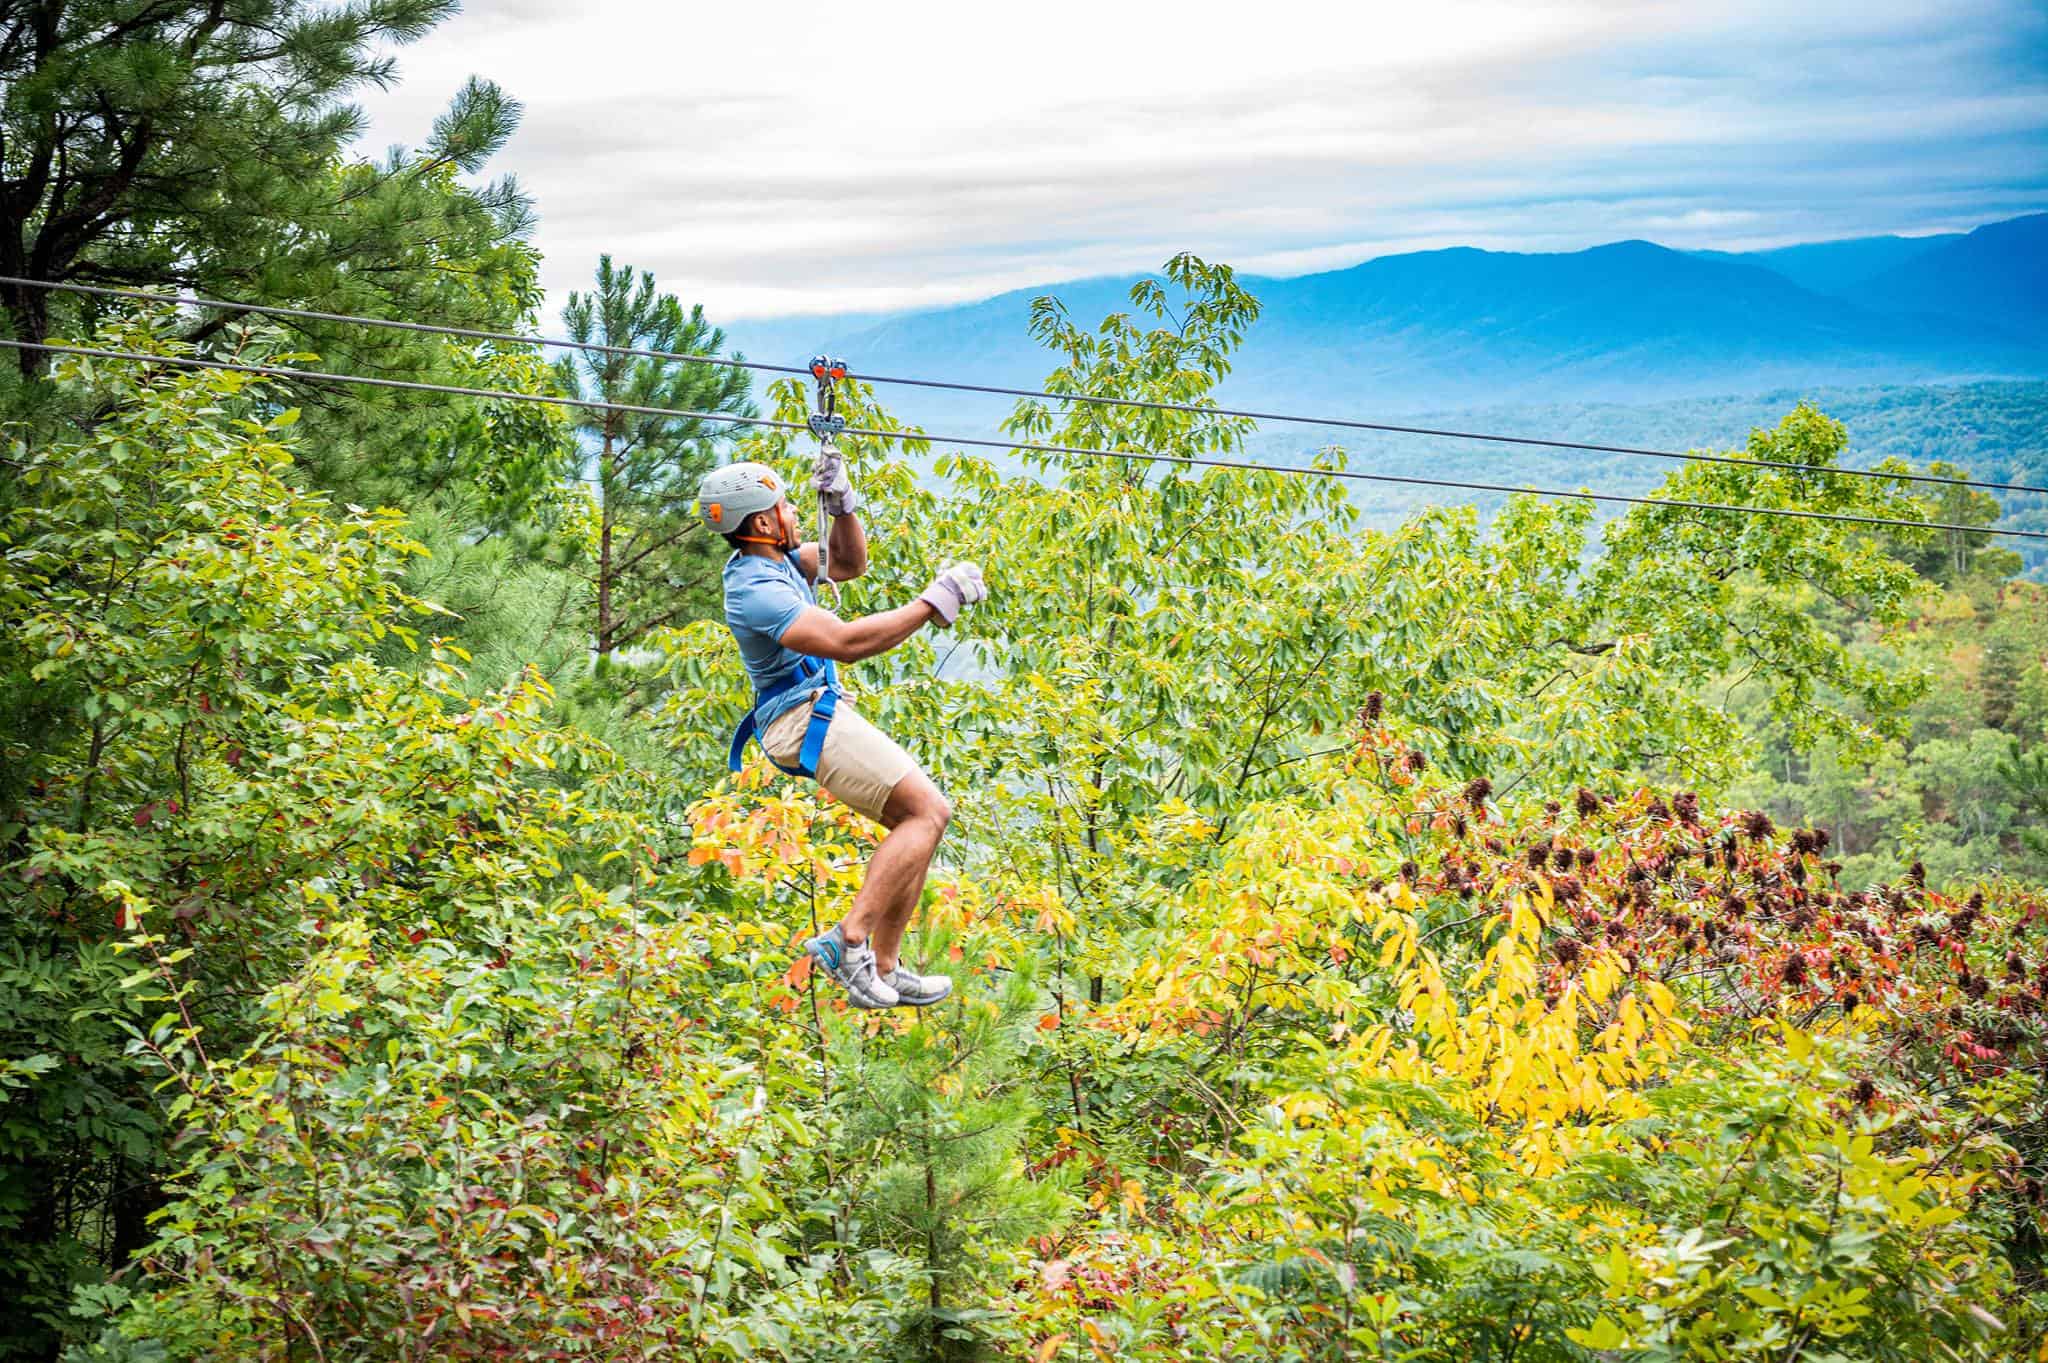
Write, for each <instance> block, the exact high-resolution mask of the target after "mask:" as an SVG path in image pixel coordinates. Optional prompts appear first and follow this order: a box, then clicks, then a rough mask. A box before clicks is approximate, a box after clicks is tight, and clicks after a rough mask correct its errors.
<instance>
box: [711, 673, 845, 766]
mask: <svg viewBox="0 0 2048 1363" xmlns="http://www.w3.org/2000/svg"><path fill="white" fill-rule="evenodd" d="M820 684H822V685H823V686H824V688H825V694H823V695H822V696H819V697H818V700H817V703H816V704H815V705H813V706H812V707H811V722H810V724H809V726H808V727H807V728H805V730H804V745H803V748H802V749H801V750H800V751H799V752H798V754H797V765H796V766H794V767H784V766H783V765H782V764H781V763H780V762H775V765H776V766H777V767H780V768H781V769H782V770H783V771H786V772H788V773H789V774H790V775H791V776H808V777H811V778H812V779H814V780H815V779H816V778H817V775H818V759H819V758H820V757H823V756H824V754H825V732H826V730H828V729H830V728H831V727H832V716H833V714H834V713H836V712H837V711H838V709H839V672H838V669H837V668H835V667H834V666H833V665H832V664H831V662H830V661H821V660H820V659H817V658H805V659H804V660H803V662H802V663H800V664H799V665H798V666H797V670H796V671H795V672H794V673H792V674H791V676H790V679H789V680H788V681H786V682H784V683H783V684H782V685H781V686H778V687H776V688H775V689H774V690H772V691H763V692H761V693H760V694H759V695H757V696H755V697H754V704H753V708H752V709H750V710H748V711H747V713H746V714H745V715H744V716H742V717H741V719H740V723H739V727H738V728H737V729H734V730H733V734H732V746H731V747H730V748H729V749H728V750H727V751H726V756H725V764H726V766H727V767H728V768H730V769H731V770H733V771H738V770H739V769H740V768H741V767H742V766H744V765H745V764H746V752H747V744H749V743H751V742H753V741H754V740H755V739H756V738H758V737H759V736H760V725H759V723H758V722H756V719H755V716H756V715H758V714H759V713H760V710H761V707H762V706H764V705H766V704H768V703H769V702H770V701H775V700H780V699H781V698H782V697H784V696H786V695H788V694H789V693H790V692H792V691H797V690H807V689H809V688H811V687H813V686H817V685H820ZM768 760H769V761H771V762H774V761H775V759H774V758H772V757H771V758H769V759H768Z"/></svg>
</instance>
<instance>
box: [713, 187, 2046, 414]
mask: <svg viewBox="0 0 2048 1363" xmlns="http://www.w3.org/2000/svg"><path fill="white" fill-rule="evenodd" d="M2043 261H2048V214H2043V215H2036V216H2034V217H2030V218H2020V219H2014V220H2012V221H2010V222H2006V223H1999V224H1992V225H1989V226H1987V227H1984V228H1980V229H1978V230H1977V231H1976V232H1973V233H1970V234H1968V235H1966V236H1957V237H1945V238H1931V239H1930V238H1921V239H1907V238H1889V239H1887V238H1877V239H1868V238H1866V239H1861V240H1858V241H1850V242H1839V243H1815V244H1812V245H1809V246H1801V247H1792V248H1783V249H1781V250H1778V251H1767V252H1758V253H1751V254H1745V255H1722V254H1714V253H1687V252H1680V251H1675V250H1671V249H1669V248H1666V247H1663V246H1659V245H1656V244H1655V243H1652V242H1647V241H1624V242H1615V243H1611V244H1609V245H1604V246H1596V247H1592V248H1590V249H1587V250H1583V251H1574V252H1563V253H1554V254H1527V253H1517V252H1500V251H1484V250H1478V249H1475V248H1471V247H1456V248H1451V249H1447V250H1437V251H1423V252H1414V253H1408V254H1403V255H1394V256H1384V257H1380V258H1378V259H1375V260H1369V261H1366V262H1364V263H1362V264H1359V265H1355V266H1352V267H1349V268H1348V269H1342V270H1332V271H1326V272H1323V273H1318V274H1312V275H1303V276H1298V277H1294V278H1267V277H1258V276H1245V277H1243V282H1244V283H1245V285H1246V287H1248V288H1249V289H1250V290H1251V291H1252V292H1253V293H1254V294H1255V295H1257V296H1258V297H1259V298H1260V300H1261V302H1262V303H1263V305H1264V311H1263V314H1262V316H1261V318H1260V320H1259V322H1258V324H1257V325H1256V326H1254V327H1253V328H1252V330H1251V333H1250V335H1249V338H1248V340H1247V342H1246V345H1245V347H1244V349H1243V350H1242V351H1241V352H1240V355H1239V359H1238V362H1237V365H1236V368H1235V369H1234V371H1233V373H1232V375H1231V377H1230V379H1229V380H1228V381H1227V382H1226V384H1225V385H1224V388H1223V396H1224V397H1225V399H1226V400H1227V401H1234V402H1237V403H1240V404H1244V405H1252V406H1264V407H1286V408H1289V409H1292V410H1299V411H1314V412H1318V413H1328V414H1330V415H1335V416H1353V417H1356V416H1366V415H1386V414H1395V415H1398V414H1401V413H1404V412H1415V411H1421V410H1428V409H1445V408H1455V407H1465V406H1474V405H1482V404H1499V403H1511V402H1559V401H1565V402H1649V401H1662V400H1666V399H1672V398H1683V397H1692V396H1706V395H1713V394H1729V393H1753V392H1761V391H1765V390H1769V389H1775V388H1811V387H1817V386H1823V385H1828V386H1843V385H1868V384H1880V383H1948V382H1960V381H1966V380H1974V379H1984V378H2035V377H2041V376H2044V375H2048V325H2044V322H2048V289H2044V287H2043V280H2042V270H2043V264H2042V262H2043ZM1865 266H1868V267H1871V270H1872V272H1871V273H1868V274H1865V273H1862V268H1863V267H1865ZM1793 274H1797V275H1799V276H1800V277H1801V278H1804V279H1805V280H1807V281H1808V282H1809V283H1812V284H1816V285H1818V284H1822V283H1826V284H1827V285H1829V287H1830V288H1831V289H1833V290H1837V291H1838V292H1823V291H1821V290H1820V289H1818V288H1809V287H1804V286H1802V285H1801V283H1799V282H1797V281H1796V280H1795V279H1794V278H1792V277H1790V276H1791V275H1793ZM1135 278H1136V276H1127V277H1118V278H1103V279H1088V280H1079V281H1074V282H1070V283H1063V284H1058V285H1049V286H1045V287H1041V288H1031V289H1020V290H1014V291H1011V292H1009V293H1005V294H1002V295H999V296H997V297H994V298H990V299H986V300H983V301H981V302H977V303H970V304H964V305H960V306H956V307H950V308H940V309H932V310H928V311H921V312H913V313H906V314H901V315H897V316H893V317H888V318H885V319H882V320H880V321H876V322H874V323H872V324H871V325H865V326H858V327H854V328H846V327H844V326H838V327H835V326H834V324H833V323H832V320H831V319H818V320H817V322H816V323H815V324H814V326H815V333H816V336H817V339H816V340H814V341H812V342H811V343H809V344H807V345H801V346H795V345H790V344H789V340H790V339H791V338H792V336H793V335H794V334H797V333H795V332H793V331H792V330H791V328H792V327H793V326H795V325H798V324H794V323H793V322H791V321H783V322H778V323H775V324H773V325H772V327H764V328H762V329H761V331H760V333H759V334H761V336H762V337H763V340H764V341H772V342H773V344H774V345H776V346H778V347H779V348H780V349H779V353H777V352H776V351H772V350H770V349H768V348H765V347H764V346H761V345H756V344H754V343H753V342H752V341H751V339H750V330H749V326H748V324H745V323H742V324H738V325H735V326H733V327H732V328H730V331H731V332H732V334H733V342H734V344H735V345H737V346H739V347H741V348H742V349H745V350H747V353H748V354H749V355H750V356H751V357H752V358H756V359H764V360H771V361H780V362H790V363H799V362H801V361H802V360H803V359H805V358H808V356H809V355H810V354H811V353H814V352H816V351H818V350H827V351H830V352H831V353H833V354H837V355H841V356H843V357H845V358H846V359H847V360H848V361H849V363H850V364H851V365H852V366H853V368H854V370H855V372H857V373H861V372H865V373H870V374H882V373H896V374H907V375H917V376H929V377H946V378H961V379H966V380H969V381H975V382H983V383H998V384H1008V385H1014V386H1020V387H1034V386H1036V385H1037V384H1038V383H1039V382H1040V381H1041V380H1042V379H1043V377H1044V375H1045V374H1046V373H1047V372H1048V371H1049V370H1050V369H1051V368H1052V367H1053V364H1054V361H1053V360H1052V359H1051V357H1049V356H1048V355H1047V353H1046V352H1044V351H1043V350H1041V349H1040V348H1039V347H1038V346H1036V345H1035V344H1034V343H1033V342H1032V340H1031V339H1030V337H1029V335H1028V333H1027V330H1026V323H1027V320H1028V315H1029V308H1030V304H1031V300H1032V299H1033V298H1035V297H1038V296H1040V295H1043V294H1047V293H1050V294H1053V295H1055V296H1057V297H1059V298H1060V299H1061V300H1062V301H1063V302H1064V303H1065V304H1066V305H1067V307H1068V309H1069V310H1070V312H1071V313H1072V314H1073V315H1074V317H1075V318H1076V319H1077V320H1079V321H1081V322H1082V323H1083V324H1085V325H1093V323H1094V322H1095V321H1097V320H1098V319H1099V318H1100V317H1101V316H1102V315H1103V314H1105V313H1107V312H1110V311H1116V310H1125V309H1127V308H1128V307H1129V304H1128V301H1127V297H1126V295H1127V293H1128V290H1129V287H1130V285H1131V283H1132V282H1134V280H1135ZM861 320H862V321H866V320H867V319H861ZM771 333H779V334H773V335H771ZM891 401H892V403H893V404H894V406H895V407H896V409H897V410H898V411H899V413H900V414H901V415H903V416H905V417H906V418H909V419H912V420H916V421H918V422H920V424H923V425H925V426H926V427H927V428H928V429H933V430H941V429H945V423H948V422H950V423H952V424H953V426H954V427H955V428H958V429H960V430H962V432H963V433H970V431H969V427H971V428H972V430H973V431H980V430H986V429H987V428H989V427H990V426H992V425H993V424H994V423H995V422H996V421H997V420H999V419H1000V418H1001V416H1002V415H1003V414H1004V412H1006V411H1007V410H1008V408H1007V404H1006V403H1005V402H1004V401H1003V400H1001V399H991V398H987V397H980V398H975V397H967V396H963V395H956V394H945V393H935V392H920V393H918V394H917V395H916V398H915V400H914V401H913V400H910V399H909V398H908V397H907V395H905V394H903V393H902V392H901V391H900V390H899V392H898V393H897V394H895V395H893V396H892V399H891ZM963 423H966V424H965V425H963Z"/></svg>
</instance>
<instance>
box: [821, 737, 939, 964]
mask: <svg viewBox="0 0 2048 1363" xmlns="http://www.w3.org/2000/svg"><path fill="white" fill-rule="evenodd" d="M952 817H953V806H952V805H951V804H950V803H948V802H947V800H946V797H945V795H944V794H943V793H942V792H941V791H940V790H939V788H938V787H937V786H935V785H933V784H932V782H931V778H930V777H928V776H926V775H925V774H924V773H923V772H921V771H913V772H912V773H910V775H908V776H906V777H904V778H903V779H902V780H901V781H898V782H897V783H896V789H894V790H892V791H890V792H889V801H888V803H887V804H885V805H883V806H882V824H883V826H884V827H885V828H887V829H888V830H889V832H888V834H887V835H886V836H885V837H884V838H883V839H882V842H881V845H880V846H878V847H876V848H875V854H874V856H872V857H870V858H869V859H868V871H867V875H866V876H865V877H864V878H863V879H862V881H861V886H860V893H858V894H856V895H855V896H854V897H853V908H852V910H851V911H850V912H848V913H847V915H846V918H845V921H843V922H842V923H841V924H840V926H839V930H840V932H841V934H842V935H843V936H845V938H846V940H847V942H848V944H849V945H853V946H858V945H859V944H860V943H862V942H864V941H867V940H868V939H869V938H870V937H872V938H873V939H874V948H875V971H876V973H877V974H879V975H881V976H882V977H883V978H884V979H886V978H888V975H889V972H890V971H892V970H894V969H895V968H896V964H897V953H898V952H899V951H900V950H901V949H902V946H903V933H904V930H905V929H906V928H908V927H909V926H910V918H911V915H912V914H914V913H916V912H917V901H918V898H919V897H920V896H921V895H923V893H924V878H925V874H926V873H927V872H929V871H930V870H931V866H932V857H933V855H934V854H935V853H936V852H937V851H938V850H939V839H940V838H942V837H944V836H945V833H946V824H947V822H948V821H949V820H950V819H951V818H952Z"/></svg>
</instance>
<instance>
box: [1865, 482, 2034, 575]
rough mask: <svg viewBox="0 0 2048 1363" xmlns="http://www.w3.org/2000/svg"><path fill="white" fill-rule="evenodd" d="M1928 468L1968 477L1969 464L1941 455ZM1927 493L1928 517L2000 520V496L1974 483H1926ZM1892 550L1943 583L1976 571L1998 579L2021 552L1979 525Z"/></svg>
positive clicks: (2016, 565)
mask: <svg viewBox="0 0 2048 1363" xmlns="http://www.w3.org/2000/svg"><path fill="white" fill-rule="evenodd" d="M1927 471H1928V472H1929V473H1931V474H1933V475H1934V476H1935V477H1937V478H1960V479H1968V478H1969V477H1970V471H1969V470H1968V469H1966V468H1963V467H1961V466H1959V465H1956V464H1951V463H1948V462H1947V461H1945V460H1941V459H1937V460H1935V461H1934V462H1932V463H1930V464H1929V465H1928V466H1927ZM1925 495H1926V497H1927V501H1928V503H1929V515H1928V519H1929V520H1935V521H1941V522H1943V523H1944V524H1947V525H1961V526H1978V525H1982V526H1989V525H1993V524H1996V523H1997V521H1998V519H1999V516H2000V515H2001V514H2002V512H2003V508H2002V507H2001V506H2000V505H1999V501H1998V498H1996V497H1994V496H1992V495H1991V494H1990V493H1988V492H1980V491H1978V490H1977V489H1976V488H1971V487H1958V486H1955V485H1953V484H1951V485H1947V486H1937V485H1928V490H1927V492H1926V494H1925ZM1894 552H1896V553H1898V554H1899V556H1900V557H1901V558H1903V559H1904V560H1905V561H1906V562H1907V563H1909V564H1911V565H1912V566H1913V568H1914V570H1915V571H1916V572H1919V573H1921V574H1922V575H1924V576H1925V577H1927V578H1928V579H1930V580H1931V581H1934V582H1939V583H1941V584H1942V585H1943V586H1953V585H1954V584H1956V583H1958V582H1961V581H1963V580H1964V579H1965V578H1968V577H1972V576H1983V577H1989V578H1991V579H1993V580H1997V579H2000V578H2006V577H2010V576H2012V575H2013V574H2014V573H2016V572H2018V571H2019V570H2020V556H2019V554H2017V553H2016V552H2014V551H2013V550H2011V549H2007V548H2005V547H2003V546H2002V545H2001V544H2000V543H1999V542H1998V541H1997V540H1995V539H1993V538H1992V537H1991V536H1990V535H1988V534H1985V533H1984V532H1983V531H1980V530H1967V529H1966V530H1943V531H1939V532H1937V534H1936V535H1934V536H1933V537H1931V538H1922V539H1918V540H1913V541H1898V542H1895V543H1894Z"/></svg>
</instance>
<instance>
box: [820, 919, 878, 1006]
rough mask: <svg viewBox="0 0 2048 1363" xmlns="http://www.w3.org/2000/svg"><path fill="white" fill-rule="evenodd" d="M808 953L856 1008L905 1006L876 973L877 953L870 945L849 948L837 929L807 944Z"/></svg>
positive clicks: (835, 927) (823, 933)
mask: <svg viewBox="0 0 2048 1363" xmlns="http://www.w3.org/2000/svg"><path fill="white" fill-rule="evenodd" d="M804 950H805V951H808V952H809V953H811V957H812V959H814V960H816V961H817V963H818V966H819V968H820V969H822V970H823V971H824V972H825V973H826V974H827V975H830V976H831V977H832V978H833V979H834V980H835V981H837V982H838V984H839V986H840V987H841V988H843V989H844V990H846V998H847V1001H848V1002H849V1003H851V1004H852V1005H853V1006H854V1007H856V1008H894V1007H895V1006H896V1005H897V1004H898V1003H900V1002H902V1000H901V999H899V998H897V997H896V991H895V989H894V988H892V987H891V986H890V985H889V983H888V982H887V981H885V980H883V979H882V977H881V976H880V975H878V974H876V973H875V949H874V948H873V947H871V946H869V945H868V944H867V943H866V942H862V943H861V944H860V945H859V946H857V947H855V946H848V945H847V944H846V937H845V936H844V934H842V933H841V932H840V931H839V928H838V927H837V925H835V926H834V927H833V928H832V929H831V930H830V931H829V932H821V933H819V934H818V935H817V936H816V937H813V938H811V940H810V941H808V942H805V943H804Z"/></svg>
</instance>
